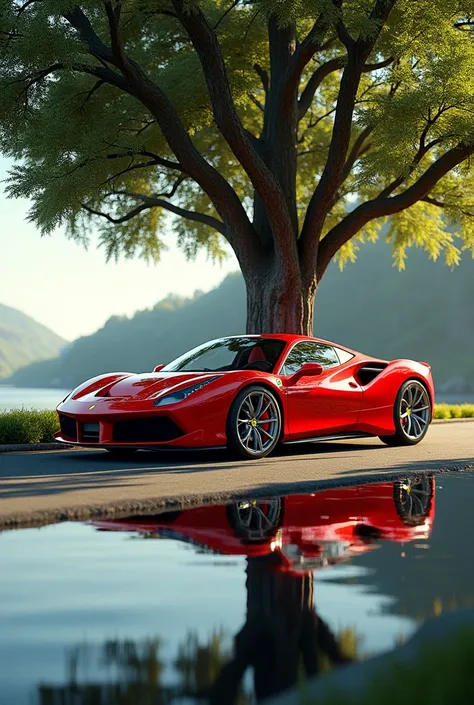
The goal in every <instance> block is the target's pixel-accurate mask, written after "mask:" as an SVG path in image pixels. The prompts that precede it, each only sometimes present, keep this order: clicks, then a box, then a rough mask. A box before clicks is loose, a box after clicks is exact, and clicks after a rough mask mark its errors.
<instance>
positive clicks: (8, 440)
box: [0, 409, 59, 445]
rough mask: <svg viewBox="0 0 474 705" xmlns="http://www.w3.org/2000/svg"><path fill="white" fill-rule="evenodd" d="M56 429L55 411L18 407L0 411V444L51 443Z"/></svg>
mask: <svg viewBox="0 0 474 705" xmlns="http://www.w3.org/2000/svg"><path fill="white" fill-rule="evenodd" d="M57 431H59V423H58V417H57V414H56V412H55V411H35V410H33V409H31V410H27V409H19V410H16V411H6V412H2V413H0V445H5V444H6V445H11V444H15V443H52V442H53V441H54V434H55V433H56V432H57Z"/></svg>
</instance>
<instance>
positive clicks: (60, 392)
mask: <svg viewBox="0 0 474 705" xmlns="http://www.w3.org/2000/svg"><path fill="white" fill-rule="evenodd" d="M70 391H71V390H70V389H30V388H28V387H8V386H3V385H0V412H2V411H9V410H10V409H23V408H24V409H55V408H56V407H57V405H58V404H59V402H60V401H62V400H63V399H64V397H65V396H66V394H69V392H70Z"/></svg>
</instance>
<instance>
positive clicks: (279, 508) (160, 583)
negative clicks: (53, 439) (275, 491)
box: [0, 474, 474, 705]
mask: <svg viewBox="0 0 474 705" xmlns="http://www.w3.org/2000/svg"><path fill="white" fill-rule="evenodd" d="M473 479H474V478H473V476H471V475H469V474H460V475H440V476H438V477H425V478H415V479H411V480H404V481H399V482H395V483H394V482H389V483H378V484H370V485H360V486H357V487H348V488H344V489H331V490H324V491H319V492H315V493H313V494H310V495H289V496H287V497H282V498H273V499H269V500H261V499H259V500H253V499H252V498H251V497H249V499H248V500H246V501H242V502H239V503H233V504H230V505H228V506H227V507H225V506H207V507H199V508H195V509H191V510H188V511H186V512H181V513H176V512H173V513H162V514H159V515H155V516H153V517H150V516H148V517H130V518H128V519H120V520H117V521H103V522H96V523H92V524H91V523H89V524H78V523H68V524H59V525H55V526H47V527H44V528H41V529H24V530H21V531H8V532H4V533H3V534H1V535H0V565H1V571H2V577H1V580H0V702H2V703H7V704H8V705H10V704H11V705H17V704H18V705H23V704H25V705H26V704H27V703H28V705H31V704H35V705H56V703H61V705H92V704H95V703H100V704H101V705H119V704H120V705H122V704H123V705H125V704H126V703H131V702H133V703H141V704H142V703H143V704H144V705H147V704H148V703H152V702H153V703H171V704H172V705H178V704H179V705H194V704H195V703H198V702H199V703H203V702H211V703H216V704H219V705H225V703H229V704H230V703H234V702H235V703H239V704H244V703H252V702H255V701H258V700H260V699H261V698H263V697H266V696H268V695H270V694H274V693H277V692H280V691H281V690H283V689H285V688H287V687H289V686H291V685H293V684H294V683H295V680H296V679H297V677H298V674H299V673H301V664H303V668H304V670H305V671H306V673H307V674H308V675H312V676H315V675H317V674H318V673H322V672H323V671H325V670H326V669H327V668H329V667H331V666H332V665H335V664H338V663H341V662H344V661H347V660H351V659H361V658H365V657H367V656H368V655H371V654H376V653H380V652H382V651H385V650H388V649H390V648H392V647H393V646H394V644H396V643H399V642H400V641H402V640H404V639H406V638H408V637H409V636H410V635H411V634H412V633H413V632H414V631H415V630H416V628H417V626H418V625H419V623H420V622H421V621H422V620H424V619H426V618H427V617H430V616H433V615H435V616H436V615H439V614H440V613H442V612H444V611H448V610H452V609H456V608H460V607H465V606H468V605H472V604H474V561H473V560H472V529H473V526H472V510H471V508H472V503H473V501H474V482H473Z"/></svg>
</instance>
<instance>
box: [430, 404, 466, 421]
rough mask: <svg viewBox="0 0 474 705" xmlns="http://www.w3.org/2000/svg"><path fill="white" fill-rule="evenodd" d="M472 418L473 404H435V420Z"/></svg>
mask: <svg viewBox="0 0 474 705" xmlns="http://www.w3.org/2000/svg"><path fill="white" fill-rule="evenodd" d="M473 417H474V404H435V409H434V418H435V419H470V418H473Z"/></svg>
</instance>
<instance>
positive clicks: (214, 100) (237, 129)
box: [172, 0, 297, 267]
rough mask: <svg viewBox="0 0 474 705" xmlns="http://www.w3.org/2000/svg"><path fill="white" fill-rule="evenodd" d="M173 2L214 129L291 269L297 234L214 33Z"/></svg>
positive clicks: (196, 14)
mask: <svg viewBox="0 0 474 705" xmlns="http://www.w3.org/2000/svg"><path fill="white" fill-rule="evenodd" d="M172 3H173V7H174V9H175V12H176V14H177V15H178V17H179V19H180V21H181V23H182V25H183V27H184V28H185V29H186V31H187V32H188V35H189V37H190V39H191V42H192V43H193V46H194V48H195V50H196V53H197V55H198V57H199V60H200V62H201V66H202V69H203V73H204V77H205V80H206V83H207V88H208V92H209V96H210V99H211V105H212V110H213V114H214V119H215V121H216V123H217V126H218V128H219V130H220V132H221V133H222V135H223V137H224V139H225V140H226V142H227V143H228V145H229V147H230V148H231V150H232V152H233V153H234V155H235V156H236V158H237V159H238V161H239V162H240V164H241V165H242V167H243V168H244V170H245V171H246V173H247V174H248V176H249V178H250V181H251V182H252V184H253V186H254V188H255V191H256V193H257V194H258V195H259V196H260V198H261V199H262V201H263V203H264V206H265V210H266V212H267V216H268V220H269V222H270V225H271V228H272V232H273V236H274V242H275V250H276V252H277V253H278V254H279V256H280V259H281V262H282V266H284V267H291V266H292V265H293V263H294V261H295V260H296V258H297V251H296V244H295V243H296V233H295V232H294V228H293V223H292V220H291V216H290V213H289V211H288V208H287V205H286V200H285V197H284V194H283V191H282V189H281V187H280V185H279V183H278V182H277V181H276V179H275V178H274V176H273V174H272V172H271V171H270V169H269V168H268V167H267V166H266V164H265V162H264V161H263V159H262V158H261V157H260V155H259V153H258V151H257V149H256V148H255V146H254V144H253V142H252V140H251V139H249V136H248V134H247V132H246V130H245V129H244V127H243V125H242V123H241V120H240V118H239V116H238V114H237V111H236V108H235V104H234V101H233V98H232V94H231V90H230V85H229V80H228V77H227V70H226V66H225V62H224V57H223V55H222V51H221V47H220V45H219V42H218V40H217V37H216V34H215V32H214V30H213V29H212V28H211V27H210V26H209V24H208V22H207V20H206V18H205V16H204V15H203V13H202V12H201V10H200V9H199V8H198V7H194V6H193V8H192V9H190V8H189V6H188V5H187V3H186V0H172Z"/></svg>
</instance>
